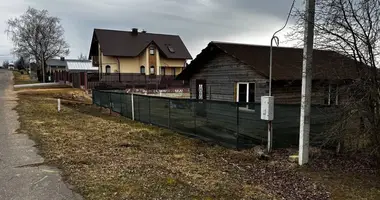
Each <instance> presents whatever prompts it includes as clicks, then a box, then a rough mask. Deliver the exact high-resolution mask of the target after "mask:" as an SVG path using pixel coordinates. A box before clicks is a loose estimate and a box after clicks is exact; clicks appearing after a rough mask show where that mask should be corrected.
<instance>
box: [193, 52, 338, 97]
mask: <svg viewBox="0 0 380 200" xmlns="http://www.w3.org/2000/svg"><path fill="white" fill-rule="evenodd" d="M197 79H201V80H205V81H206V97H207V99H209V100H218V101H229V102H235V101H236V83H238V82H251V83H256V84H255V85H256V89H255V102H257V103H259V102H260V100H261V96H265V95H268V83H267V81H268V80H267V77H265V76H263V75H261V74H260V73H257V72H256V71H255V70H254V68H252V67H251V66H250V65H247V64H245V63H243V62H241V61H239V60H237V59H235V58H234V57H232V56H230V55H228V54H226V53H224V52H220V53H218V54H216V55H215V56H213V57H212V58H210V60H208V62H207V63H205V64H203V66H199V71H197V72H195V73H194V74H193V76H192V77H191V78H190V97H191V98H192V99H195V98H196V80H197ZM328 83H329V82H328V81H323V80H315V81H313V88H312V104H314V105H325V103H326V100H327V97H328ZM301 87H302V86H301V81H273V87H272V95H273V96H274V97H275V103H278V104H300V102H301ZM341 94H342V93H340V94H339V102H341V101H342V99H341V96H342V95H341Z"/></svg>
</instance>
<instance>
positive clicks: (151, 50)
mask: <svg viewBox="0 0 380 200" xmlns="http://www.w3.org/2000/svg"><path fill="white" fill-rule="evenodd" d="M149 54H150V55H154V46H151V47H149Z"/></svg>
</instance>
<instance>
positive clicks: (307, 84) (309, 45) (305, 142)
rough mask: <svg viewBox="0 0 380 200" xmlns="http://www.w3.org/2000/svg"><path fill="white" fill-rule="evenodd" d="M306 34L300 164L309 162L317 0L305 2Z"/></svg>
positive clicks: (306, 0)
mask: <svg viewBox="0 0 380 200" xmlns="http://www.w3.org/2000/svg"><path fill="white" fill-rule="evenodd" d="M305 8H306V9H305V11H306V12H305V14H306V15H305V32H304V50H303V64H302V91H301V92H302V93H301V118H300V141H299V154H298V164H299V165H303V164H306V163H308V161H309V133H310V107H311V106H310V104H311V84H312V62H313V42H314V16H315V0H305Z"/></svg>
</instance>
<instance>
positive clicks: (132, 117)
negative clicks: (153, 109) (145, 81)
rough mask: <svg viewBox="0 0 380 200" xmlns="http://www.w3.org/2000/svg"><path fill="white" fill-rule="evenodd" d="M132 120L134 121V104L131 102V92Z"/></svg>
mask: <svg viewBox="0 0 380 200" xmlns="http://www.w3.org/2000/svg"><path fill="white" fill-rule="evenodd" d="M131 106H132V120H133V121H135V104H134V102H133V93H132V94H131Z"/></svg>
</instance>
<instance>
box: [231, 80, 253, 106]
mask: <svg viewBox="0 0 380 200" xmlns="http://www.w3.org/2000/svg"><path fill="white" fill-rule="evenodd" d="M250 83H253V84H254V85H255V96H254V97H253V98H254V99H256V82H237V83H236V90H237V91H236V102H239V96H240V94H239V89H240V85H243V84H244V85H247V91H246V92H247V96H246V99H247V101H246V103H249V84H250ZM239 109H243V110H248V111H252V109H249V108H248V105H247V106H246V107H239ZM253 111H254V110H253Z"/></svg>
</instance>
